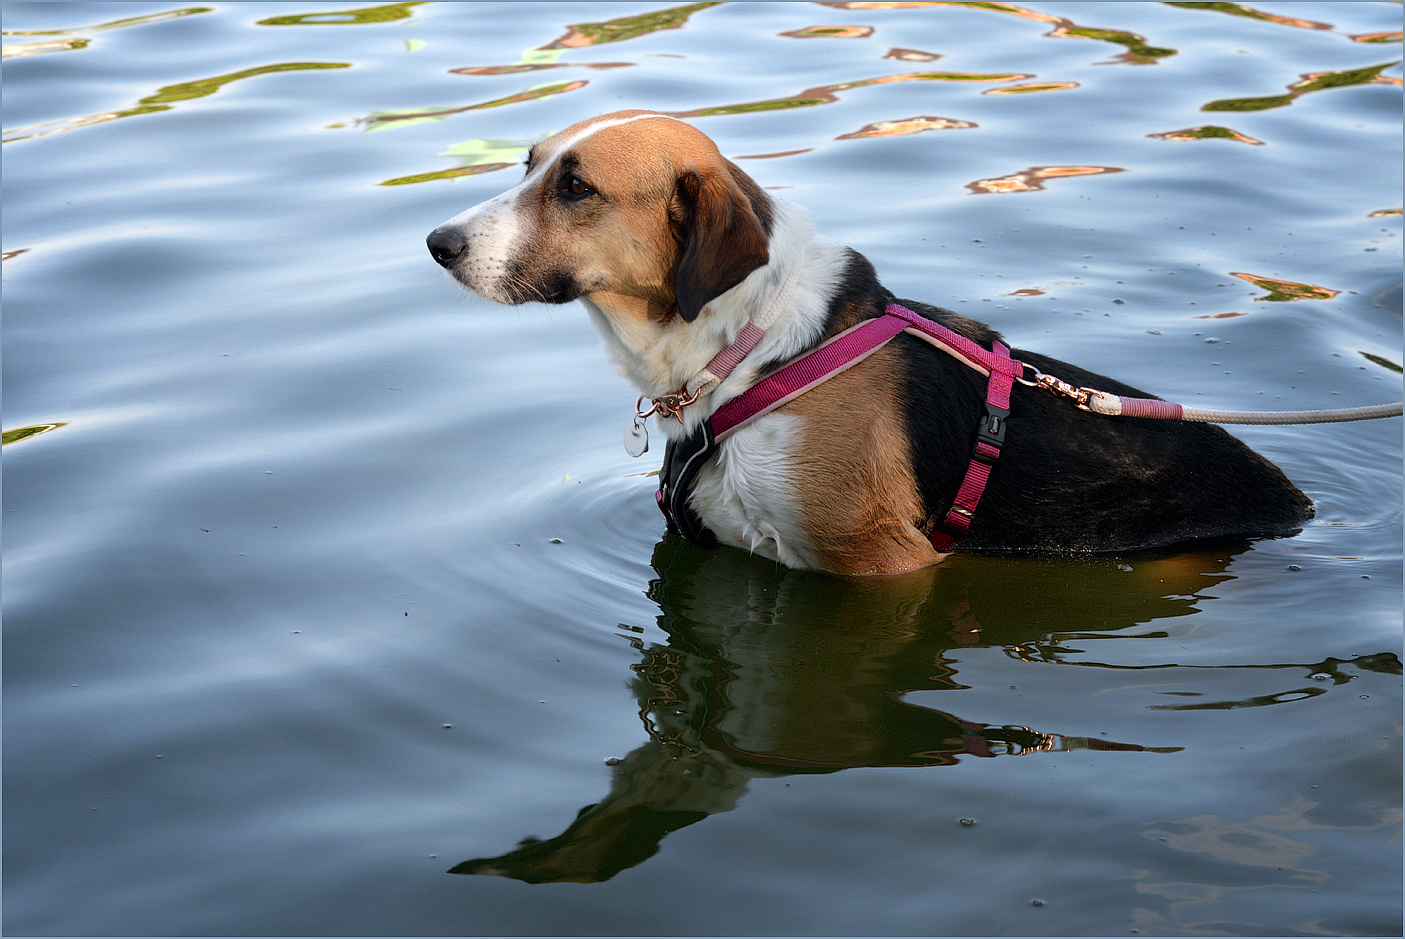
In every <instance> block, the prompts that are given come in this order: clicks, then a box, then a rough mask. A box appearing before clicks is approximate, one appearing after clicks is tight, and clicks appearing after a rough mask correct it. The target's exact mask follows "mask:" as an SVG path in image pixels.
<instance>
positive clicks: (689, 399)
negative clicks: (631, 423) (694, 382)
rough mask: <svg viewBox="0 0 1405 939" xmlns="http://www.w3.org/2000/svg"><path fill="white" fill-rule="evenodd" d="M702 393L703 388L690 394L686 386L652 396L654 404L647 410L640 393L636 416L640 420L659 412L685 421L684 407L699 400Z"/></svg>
mask: <svg viewBox="0 0 1405 939" xmlns="http://www.w3.org/2000/svg"><path fill="white" fill-rule="evenodd" d="M701 394H702V389H701V388H699V389H698V390H697V391H695V392H693V393H692V394H688V389H687V387H686V386H685V387H683V388H680V389H679V390H678V391H675V392H673V393H672V394H666V395H659V396H658V397H657V398H652V399H651V400H652V401H653V403H654V406H653V407H651V408H649V410H647V411H645V410H644V409H643V408H644V396H643V395H640V396H639V400H638V401H635V402H634V416H635V417H637V418H639V419H640V420H643V419H644V418H646V417H648V416H649V415H651V414H657V415H659V416H660V417H662V418H664V419H665V420H667V419H668V418H670V417H676V418H678V423H680V424H681V423H683V409H684V408H685V407H687V406H688V405H690V404H692V403H693V402H694V401H696V400H698V398H699V397H700V396H701Z"/></svg>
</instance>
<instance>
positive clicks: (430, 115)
mask: <svg viewBox="0 0 1405 939" xmlns="http://www.w3.org/2000/svg"><path fill="white" fill-rule="evenodd" d="M587 84H588V83H587V82H586V81H584V80H577V81H570V82H557V83H555V84H550V85H536V86H534V87H532V88H528V89H527V90H526V91H522V92H518V93H517V94H515V95H508V96H507V97H506V98H494V99H493V100H492V101H484V102H482V103H481V104H467V105H464V106H463V107H458V108H403V109H400V110H395V111H372V112H371V113H370V114H368V115H366V116H365V117H364V118H362V119H361V121H360V123H363V124H365V125H367V127H366V131H367V132H368V133H370V132H372V131H378V130H389V129H391V128H393V127H408V126H410V125H412V124H423V123H424V122H426V121H442V120H443V119H444V118H446V117H449V116H450V115H452V114H462V113H464V112H465V111H481V110H483V109H484V108H497V107H502V106H503V105H505V104H517V103H518V102H521V101H533V100H536V99H538V98H547V97H550V96H551V95H557V94H562V93H564V92H567V91H575V90H576V89H577V88H584V87H585V86H586V85H587Z"/></svg>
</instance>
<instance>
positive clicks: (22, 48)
mask: <svg viewBox="0 0 1405 939" xmlns="http://www.w3.org/2000/svg"><path fill="white" fill-rule="evenodd" d="M91 42H92V40H91V39H51V40H49V41H48V42H22V43H18V44H17V45H13V46H6V47H5V48H4V51H3V52H0V56H3V57H4V58H6V59H15V58H19V57H20V56H23V55H43V54H44V53H46V52H71V51H72V50H74V49H86V48H88V45H89V44H90V43H91Z"/></svg>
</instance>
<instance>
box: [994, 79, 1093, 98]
mask: <svg viewBox="0 0 1405 939" xmlns="http://www.w3.org/2000/svg"><path fill="white" fill-rule="evenodd" d="M1077 87H1078V82H1026V83H1025V84H1023V85H1011V86H1010V87H1008V88H987V89H986V90H985V91H982V92H981V94H983V95H1022V94H1028V93H1030V92H1034V91H1066V90H1068V89H1069V88H1077Z"/></svg>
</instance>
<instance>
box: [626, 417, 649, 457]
mask: <svg viewBox="0 0 1405 939" xmlns="http://www.w3.org/2000/svg"><path fill="white" fill-rule="evenodd" d="M624 452H625V453H628V454H629V455H630V456H632V457H641V456H643V455H644V454H646V453H648V452H649V428H648V427H647V426H645V424H644V422H643V421H641V420H640V419H639V418H637V417H636V418H635V419H634V423H633V424H630V425H629V429H628V430H626V431H625V432H624Z"/></svg>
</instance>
